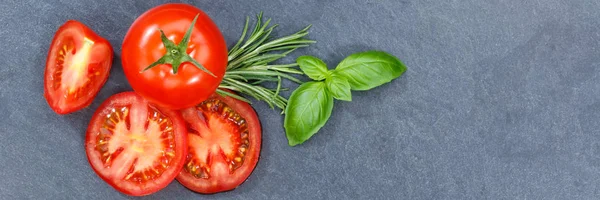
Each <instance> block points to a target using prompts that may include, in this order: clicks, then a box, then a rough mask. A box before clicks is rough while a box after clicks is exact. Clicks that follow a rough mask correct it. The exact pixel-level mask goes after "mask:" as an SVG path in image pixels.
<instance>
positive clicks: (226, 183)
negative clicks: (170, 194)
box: [177, 94, 261, 193]
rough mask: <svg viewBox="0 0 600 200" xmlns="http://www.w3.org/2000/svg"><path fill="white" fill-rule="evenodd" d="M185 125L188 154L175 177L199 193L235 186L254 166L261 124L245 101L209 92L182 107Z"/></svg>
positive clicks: (258, 151) (224, 189) (259, 146)
mask: <svg viewBox="0 0 600 200" xmlns="http://www.w3.org/2000/svg"><path fill="white" fill-rule="evenodd" d="M181 112H182V114H183V118H184V119H185V121H186V122H187V125H188V143H189V149H188V156H187V160H186V164H185V165H184V167H183V170H181V172H180V173H179V175H178V176H177V180H178V181H179V182H180V183H181V184H183V185H184V186H185V187H187V188H189V189H191V190H193V191H196V192H199V193H217V192H222V191H228V190H232V189H235V188H236V187H237V186H238V185H240V184H241V183H243V182H244V181H245V180H246V179H247V178H248V176H250V174H251V173H252V171H253V170H254V168H255V167H256V163H257V162H258V159H259V154H260V148H261V127H260V122H259V121H258V117H257V115H256V112H254V109H252V107H250V105H248V103H246V102H243V101H240V100H237V99H233V98H231V97H222V96H220V95H216V94H215V95H212V96H211V97H210V98H209V99H208V100H206V101H204V102H203V103H202V104H200V105H198V106H196V107H192V108H188V109H185V110H183V111H181Z"/></svg>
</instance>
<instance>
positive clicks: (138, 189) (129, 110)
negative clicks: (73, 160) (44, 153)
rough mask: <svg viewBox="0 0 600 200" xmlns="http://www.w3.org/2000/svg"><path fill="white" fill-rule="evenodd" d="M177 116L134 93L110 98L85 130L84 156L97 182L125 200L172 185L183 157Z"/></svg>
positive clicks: (182, 133)
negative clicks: (117, 193)
mask: <svg viewBox="0 0 600 200" xmlns="http://www.w3.org/2000/svg"><path fill="white" fill-rule="evenodd" d="M186 134H187V132H186V128H185V122H184V121H183V119H182V118H181V115H180V114H179V113H178V112H176V111H172V110H167V109H161V108H158V107H155V106H153V105H151V104H148V102H147V101H146V100H145V99H143V98H142V97H141V96H139V95H137V94H135V93H134V92H123V93H119V94H115V95H113V96H111V97H110V98H108V99H107V100H106V101H105V102H104V103H102V105H101V106H100V107H99V108H98V110H96V113H94V116H93V117H92V120H91V122H90V124H89V126H88V129H87V135H86V138H85V150H86V154H87V157H88V161H89V163H90V165H91V166H92V169H93V170H94V171H95V172H96V174H97V175H98V176H100V178H102V179H103V180H104V181H106V182H107V183H108V184H110V185H111V186H112V187H114V188H115V189H116V190H118V191H120V192H122V193H125V194H127V195H133V196H142V195H148V194H152V193H154V192H157V191H159V190H160V189H162V188H164V187H166V186H167V185H168V184H169V183H170V182H172V181H173V179H175V177H176V176H177V174H178V173H179V171H181V167H182V166H183V164H184V161H185V156H186V155H187V135H186Z"/></svg>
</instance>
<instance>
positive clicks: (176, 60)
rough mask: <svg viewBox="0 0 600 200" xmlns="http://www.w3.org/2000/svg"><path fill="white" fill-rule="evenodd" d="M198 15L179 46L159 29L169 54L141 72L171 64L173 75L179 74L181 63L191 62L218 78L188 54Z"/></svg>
mask: <svg viewBox="0 0 600 200" xmlns="http://www.w3.org/2000/svg"><path fill="white" fill-rule="evenodd" d="M198 15H200V14H197V15H196V17H194V20H193V21H192V24H191V25H190V27H189V28H188V30H187V31H186V32H185V35H184V36H183V38H182V39H181V41H180V42H179V44H175V43H174V42H173V41H171V40H169V38H167V36H166V35H165V33H164V32H163V31H162V30H161V29H159V31H160V38H161V39H162V42H163V45H165V48H166V50H167V53H166V54H165V55H164V56H162V57H161V58H159V59H158V60H157V61H155V62H154V63H152V64H150V66H148V67H146V68H145V69H144V70H142V71H141V72H144V71H146V70H148V69H150V68H153V67H155V66H157V65H159V64H171V66H172V67H173V74H177V70H178V69H179V66H180V65H181V63H184V62H190V63H192V64H194V66H196V67H197V68H198V69H200V70H202V71H204V72H206V73H208V74H210V75H211V76H213V77H216V76H215V75H214V74H213V73H212V72H210V71H209V70H208V69H206V68H205V67H204V66H203V65H202V64H200V63H199V62H198V61H196V60H194V58H192V57H191V56H190V55H188V54H187V48H188V44H189V42H190V37H191V35H192V28H193V27H194V24H196V20H197V19H198Z"/></svg>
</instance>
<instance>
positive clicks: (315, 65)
mask: <svg viewBox="0 0 600 200" xmlns="http://www.w3.org/2000/svg"><path fill="white" fill-rule="evenodd" d="M296 62H297V63H298V65H299V66H300V69H302V71H304V74H306V75H307V76H308V77H310V78H311V79H313V80H315V81H320V80H323V79H325V77H326V76H327V64H325V63H324V62H323V61H322V60H321V59H319V58H317V57H313V56H300V57H298V58H297V59H296Z"/></svg>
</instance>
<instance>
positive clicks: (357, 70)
mask: <svg viewBox="0 0 600 200" xmlns="http://www.w3.org/2000/svg"><path fill="white" fill-rule="evenodd" d="M335 71H336V72H337V73H339V74H340V75H342V76H344V77H346V78H347V79H348V82H349V83H350V87H351V88H352V90H369V89H371V88H374V87H377V86H380V85H382V84H384V83H387V82H390V81H392V80H393V79H395V78H398V77H400V75H402V74H403V73H404V72H405V71H406V66H404V64H402V62H401V61H400V60H398V58H396V57H394V56H392V55H390V54H388V53H386V52H382V51H367V52H361V53H355V54H352V55H350V56H348V57H347V58H345V59H344V60H342V62H340V64H338V66H337V67H336V69H335Z"/></svg>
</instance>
